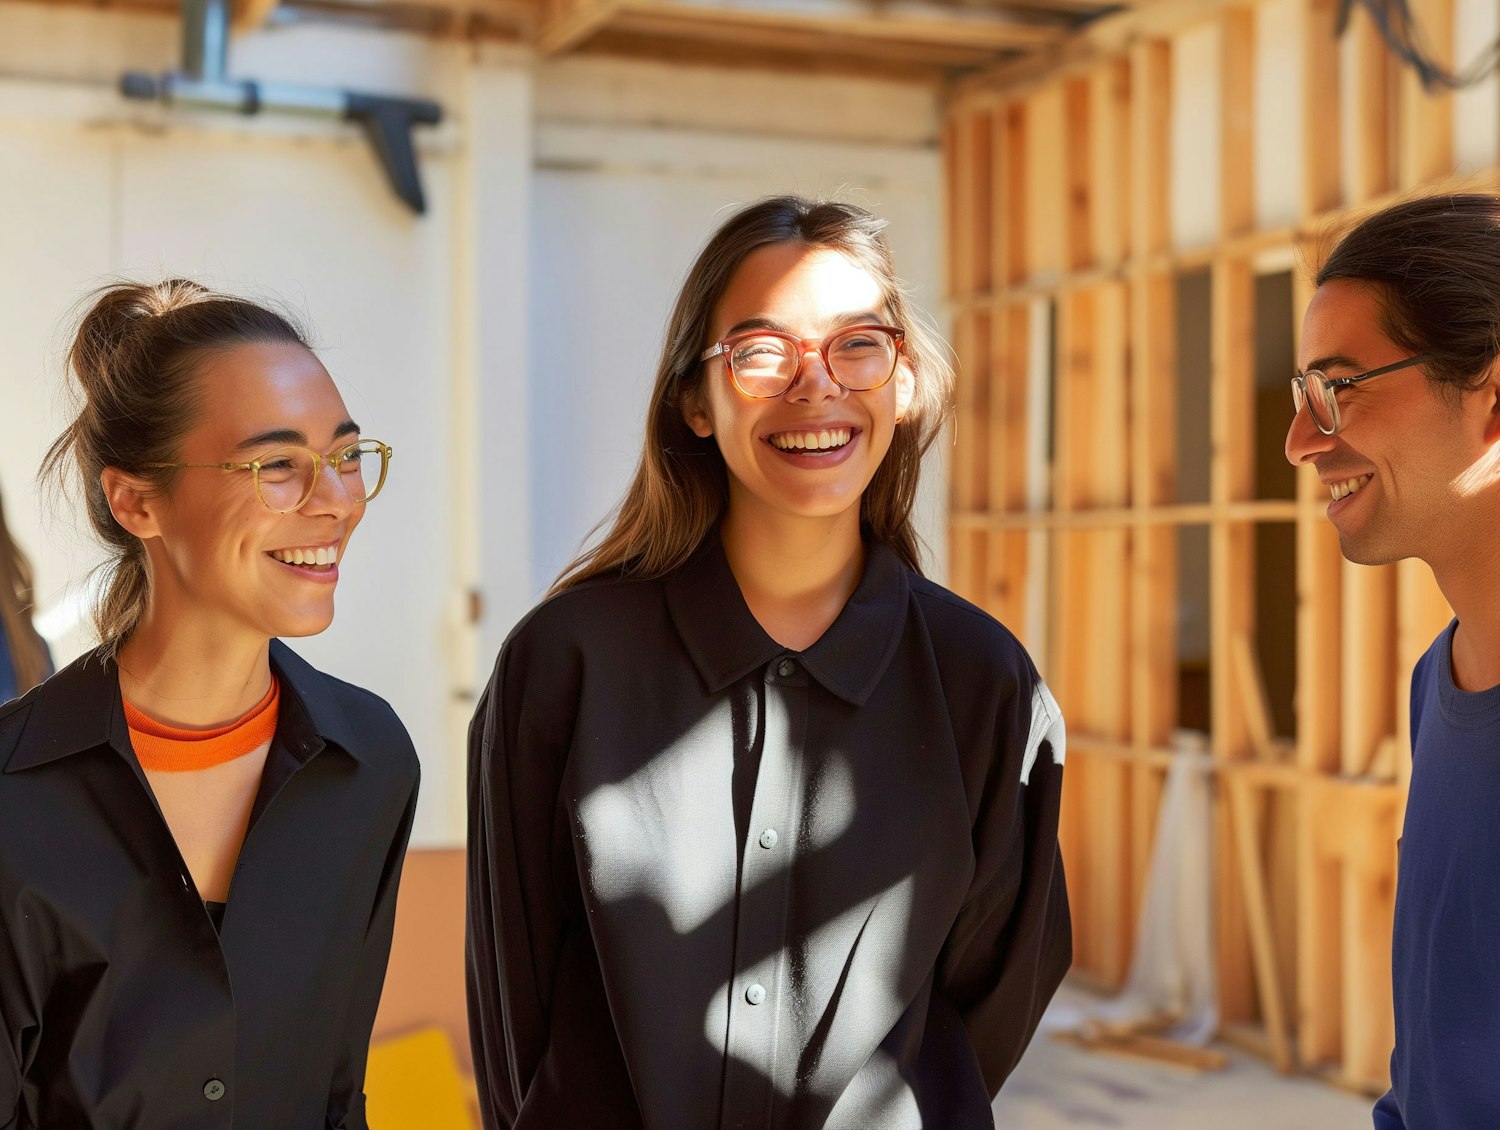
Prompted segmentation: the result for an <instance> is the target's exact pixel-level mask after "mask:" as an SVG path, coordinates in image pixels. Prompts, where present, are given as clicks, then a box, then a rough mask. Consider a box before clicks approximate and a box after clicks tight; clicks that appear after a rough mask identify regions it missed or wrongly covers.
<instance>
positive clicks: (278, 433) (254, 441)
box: [234, 420, 359, 451]
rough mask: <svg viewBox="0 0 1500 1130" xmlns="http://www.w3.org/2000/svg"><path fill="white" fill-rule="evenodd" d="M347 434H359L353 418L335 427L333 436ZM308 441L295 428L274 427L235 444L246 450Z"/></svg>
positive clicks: (237, 447) (335, 437)
mask: <svg viewBox="0 0 1500 1130" xmlns="http://www.w3.org/2000/svg"><path fill="white" fill-rule="evenodd" d="M347 435H359V425H358V424H356V423H355V422H354V421H353V420H345V421H344V422H343V423H341V424H340V425H339V426H338V427H336V428H334V429H333V438H334V440H335V441H338V440H340V439H343V438H344V437H345V436H347ZM307 443H308V441H307V436H306V435H305V434H303V433H302V432H299V431H297V430H296V429H295V428H272V429H271V430H270V431H268V432H259V433H257V434H256V435H253V436H250V437H249V438H248V439H242V440H240V442H239V443H237V444H235V445H234V450H236V451H246V450H248V449H249V448H252V447H265V446H267V445H269V444H291V445H292V446H294V447H306V446H307Z"/></svg>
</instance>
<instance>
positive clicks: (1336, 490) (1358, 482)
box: [1328, 475, 1368, 502]
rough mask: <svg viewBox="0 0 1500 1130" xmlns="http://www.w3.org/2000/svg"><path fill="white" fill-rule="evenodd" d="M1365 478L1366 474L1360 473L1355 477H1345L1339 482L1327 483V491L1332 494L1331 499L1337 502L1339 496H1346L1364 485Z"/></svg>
mask: <svg viewBox="0 0 1500 1130" xmlns="http://www.w3.org/2000/svg"><path fill="white" fill-rule="evenodd" d="M1367 479H1368V476H1365V475H1361V476H1360V477H1359V478H1357V479H1345V480H1344V481H1343V482H1341V483H1329V484H1328V491H1329V493H1330V494H1332V495H1333V500H1334V501H1335V502H1337V501H1338V500H1339V499H1341V498H1348V497H1349V496H1350V495H1351V494H1353V493H1354V492H1355V491H1357V490H1358V489H1359V488H1360V487H1362V486H1364V485H1365V482H1366V480H1367Z"/></svg>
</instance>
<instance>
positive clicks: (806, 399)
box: [783, 349, 844, 404]
mask: <svg viewBox="0 0 1500 1130" xmlns="http://www.w3.org/2000/svg"><path fill="white" fill-rule="evenodd" d="M783 395H784V396H785V397H786V398H787V399H788V400H796V401H800V402H802V403H804V404H818V403H821V402H822V401H826V400H837V399H838V398H839V397H840V396H842V395H844V386H843V385H841V384H839V383H838V381H836V380H834V379H833V374H832V373H830V372H829V371H828V366H827V365H825V364H823V355H822V354H821V353H819V352H818V351H817V350H816V349H806V350H803V352H802V367H801V368H800V369H798V370H797V376H796V378H795V379H794V380H793V381H792V385H791V387H790V388H788V389H787V390H786V392H785V393H784V394H783Z"/></svg>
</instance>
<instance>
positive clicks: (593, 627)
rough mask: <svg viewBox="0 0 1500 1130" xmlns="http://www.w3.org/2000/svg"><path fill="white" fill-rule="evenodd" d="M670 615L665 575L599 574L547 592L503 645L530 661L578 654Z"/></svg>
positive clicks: (504, 649)
mask: <svg viewBox="0 0 1500 1130" xmlns="http://www.w3.org/2000/svg"><path fill="white" fill-rule="evenodd" d="M665 615H666V602H665V597H664V595H663V586H662V579H661V578H653V579H649V580H641V579H637V578H628V577H608V578H602V577H601V578H597V579H595V580H590V581H585V582H584V583H582V584H579V585H574V586H572V587H571V588H566V589H563V590H562V591H561V592H559V593H554V594H553V595H552V596H549V597H547V598H546V599H545V600H543V601H542V602H541V603H540V604H538V605H537V606H536V607H535V608H533V609H532V610H531V611H530V612H528V613H527V614H526V615H525V616H523V617H522V618H521V619H520V620H519V621H518V622H517V623H516V626H515V627H514V628H512V629H511V630H510V635H509V636H507V637H506V640H505V643H504V645H503V646H502V647H501V658H502V659H503V658H504V657H505V656H506V655H508V654H509V655H517V654H519V655H525V656H526V657H527V658H528V659H531V660H534V661H535V660H544V659H546V658H549V657H551V658H562V657H564V656H567V655H570V654H577V653H580V652H582V651H583V650H586V649H587V648H589V647H590V646H591V645H595V644H597V643H599V642H600V641H601V640H604V639H610V638H613V639H620V638H627V639H628V638H632V633H633V632H634V631H636V630H639V629H641V628H643V627H644V626H645V625H646V624H648V623H652V622H659V621H660V620H661V619H662V617H664V616H665Z"/></svg>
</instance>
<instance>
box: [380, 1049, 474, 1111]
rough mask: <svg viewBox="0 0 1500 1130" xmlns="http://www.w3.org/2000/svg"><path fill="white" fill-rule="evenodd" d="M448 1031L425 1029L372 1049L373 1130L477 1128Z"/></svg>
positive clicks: (467, 1087)
mask: <svg viewBox="0 0 1500 1130" xmlns="http://www.w3.org/2000/svg"><path fill="white" fill-rule="evenodd" d="M471 1089H472V1085H471V1084H470V1083H469V1081H468V1080H467V1079H465V1078H464V1076H463V1073H462V1072H460V1071H459V1069H458V1061H457V1060H456V1059H454V1058H453V1048H452V1046H451V1045H450V1044H449V1043H448V1037H447V1034H446V1033H444V1032H443V1030H442V1029H440V1028H424V1029H422V1030H421V1031H418V1032H413V1033H412V1034H411V1035H409V1036H401V1037H398V1038H397V1039H394V1040H383V1041H381V1042H380V1043H378V1044H372V1045H371V1047H370V1062H369V1066H368V1067H367V1068H366V1069H365V1112H366V1116H367V1117H368V1119H369V1122H370V1130H476V1127H477V1125H478V1124H477V1123H476V1122H475V1121H474V1119H473V1116H472V1115H471V1113H470V1108H469V1100H468V1094H469V1091H470V1090H471Z"/></svg>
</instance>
